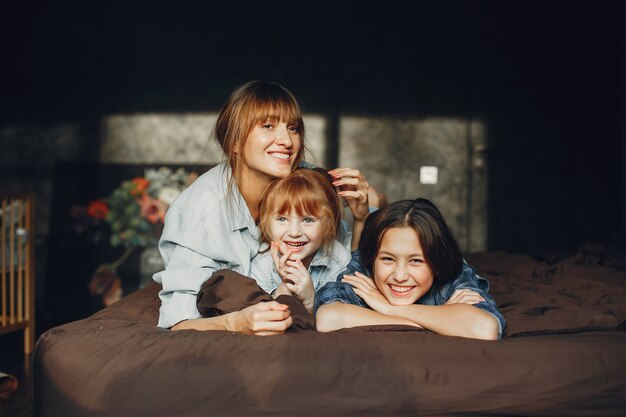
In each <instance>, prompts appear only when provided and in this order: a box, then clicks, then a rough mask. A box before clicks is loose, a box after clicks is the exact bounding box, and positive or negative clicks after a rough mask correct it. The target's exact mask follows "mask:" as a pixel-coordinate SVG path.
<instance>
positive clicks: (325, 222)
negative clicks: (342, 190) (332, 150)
mask: <svg viewBox="0 0 626 417" xmlns="http://www.w3.org/2000/svg"><path fill="white" fill-rule="evenodd" d="M341 209H342V207H341V201H340V199H339V195H338V194H337V192H336V191H335V188H334V187H333V185H332V179H331V178H330V176H329V175H328V174H327V173H326V171H324V170H323V169H321V168H314V169H308V168H299V169H296V170H295V171H293V172H292V173H291V174H289V175H288V176H286V177H284V178H279V179H276V180H274V181H273V182H272V183H270V185H268V187H267V188H266V189H265V192H264V193H263V195H262V196H261V205H260V211H261V216H260V221H259V228H260V229H261V240H262V241H263V242H265V243H270V242H271V240H272V237H271V234H270V222H271V221H272V218H273V217H274V216H275V215H276V214H289V213H291V210H295V211H296V213H297V214H298V215H299V216H306V215H309V216H313V217H315V218H317V219H318V221H319V222H321V224H322V242H323V245H324V247H325V248H329V247H330V245H331V243H332V242H333V241H334V240H335V239H336V238H337V235H338V231H339V226H340V222H341Z"/></svg>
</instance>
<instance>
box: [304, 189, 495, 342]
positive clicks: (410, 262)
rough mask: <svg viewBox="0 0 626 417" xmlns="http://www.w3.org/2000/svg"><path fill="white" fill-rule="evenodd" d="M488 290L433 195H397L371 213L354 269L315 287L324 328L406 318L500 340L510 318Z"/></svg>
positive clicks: (318, 314) (397, 321) (319, 323)
mask: <svg viewBox="0 0 626 417" xmlns="http://www.w3.org/2000/svg"><path fill="white" fill-rule="evenodd" d="M370 277H371V278H370ZM488 290H489V283H488V282H487V280H485V279H484V278H482V277H480V276H478V275H476V273H475V271H474V269H473V268H472V267H470V266H469V265H468V264H467V263H465V261H464V260H463V256H462V254H461V251H460V249H459V247H458V245H457V243H456V241H455V239H454V237H453V236H452V233H451V232H450V230H449V228H448V226H447V225H446V223H445V221H444V219H443V216H442V215H441V213H440V212H439V210H438V209H437V208H436V207H435V206H434V205H433V204H432V203H431V202H430V201H428V200H425V199H421V198H420V199H416V200H402V201H397V202H395V203H391V204H389V205H388V206H387V207H385V208H383V209H381V210H378V211H376V212H375V213H373V214H371V215H370V216H369V217H368V218H367V220H366V222H365V227H364V230H363V234H362V235H361V240H360V242H359V247H358V250H357V251H355V252H354V253H353V257H352V260H351V262H350V264H349V265H348V268H347V270H346V271H345V272H344V273H343V274H340V275H339V277H337V282H330V283H328V284H326V285H325V286H324V287H323V288H322V289H320V291H318V293H317V294H316V296H315V311H316V320H317V329H318V330H319V331H332V330H337V329H341V328H348V327H356V326H366V325H385V324H401V325H409V326H415V327H420V328H424V329H427V330H430V331H432V332H434V333H438V334H442V335H449V336H462V337H468V338H475V339H485V340H496V339H499V338H501V337H502V332H503V329H504V324H505V322H504V318H503V317H502V315H501V314H500V312H499V311H498V310H497V308H496V304H495V301H494V299H493V298H492V297H491V296H490V295H489V294H488Z"/></svg>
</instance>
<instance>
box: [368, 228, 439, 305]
mask: <svg viewBox="0 0 626 417" xmlns="http://www.w3.org/2000/svg"><path fill="white" fill-rule="evenodd" d="M433 280H434V277H433V272H432V269H431V268H430V265H428V263H427V262H426V258H425V257H424V253H423V251H422V245H421V244H420V241H419V238H418V236H417V233H416V232H415V230H413V229H412V228H410V227H392V228H391V229H388V230H387V231H385V233H384V234H383V238H382V240H381V242H380V248H379V249H378V254H377V255H376V259H375V260H374V282H375V283H376V286H377V287H378V289H379V290H380V292H381V293H382V294H383V295H384V296H385V298H387V300H388V301H389V303H391V304H393V305H408V304H413V303H415V302H416V301H417V300H419V299H420V298H421V297H422V296H423V295H424V294H426V293H427V292H428V290H430V288H431V287H432V285H433Z"/></svg>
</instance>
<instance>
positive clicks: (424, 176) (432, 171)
mask: <svg viewBox="0 0 626 417" xmlns="http://www.w3.org/2000/svg"><path fill="white" fill-rule="evenodd" d="M438 174H439V169H437V167H432V166H423V167H420V183H422V184H437V176H438Z"/></svg>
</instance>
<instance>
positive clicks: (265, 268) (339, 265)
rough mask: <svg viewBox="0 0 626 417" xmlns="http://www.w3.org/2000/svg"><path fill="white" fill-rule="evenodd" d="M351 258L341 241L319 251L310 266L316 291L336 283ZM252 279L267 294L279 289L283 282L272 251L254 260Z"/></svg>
mask: <svg viewBox="0 0 626 417" xmlns="http://www.w3.org/2000/svg"><path fill="white" fill-rule="evenodd" d="M351 257H352V255H351V254H350V251H349V250H348V248H346V247H344V246H343V245H342V244H341V243H340V242H339V241H334V242H332V245H331V247H330V248H329V249H328V250H326V249H324V248H320V249H318V250H317V252H315V255H314V256H313V259H312V260H311V264H310V265H309V274H310V275H311V279H312V280H313V287H314V288H315V291H317V290H319V289H320V288H322V286H323V285H324V284H326V283H327V282H330V281H334V280H335V278H336V277H337V275H338V274H339V273H340V272H341V271H343V270H345V269H346V265H347V264H348V262H350V259H351ZM250 277H251V278H254V279H255V280H256V282H257V284H259V287H261V288H262V289H263V290H264V291H266V292H267V293H270V294H271V293H272V292H273V291H274V290H275V289H276V288H278V286H279V285H280V283H281V282H282V280H281V279H280V275H278V272H277V271H276V268H275V267H274V261H273V260H272V253H271V252H270V251H267V252H263V253H261V254H259V255H258V256H257V257H256V258H254V259H253V260H252V270H251V272H250Z"/></svg>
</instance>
